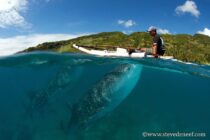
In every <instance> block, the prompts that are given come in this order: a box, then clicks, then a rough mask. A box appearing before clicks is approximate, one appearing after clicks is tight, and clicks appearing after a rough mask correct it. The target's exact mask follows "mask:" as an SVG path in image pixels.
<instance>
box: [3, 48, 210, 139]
mask: <svg viewBox="0 0 210 140" xmlns="http://www.w3.org/2000/svg"><path fill="white" fill-rule="evenodd" d="M124 70H125V71H124ZM126 70H128V71H126ZM123 72H124V73H123ZM116 79H117V80H118V81H119V82H118V81H116ZM110 81H112V83H111V82H110ZM100 85H101V86H100ZM106 88H107V89H106ZM118 89H119V90H118ZM121 89H123V90H121ZM96 92H97V98H96V95H94V93H96ZM98 95H101V96H98ZM102 96H103V99H104V98H105V97H107V98H108V99H107V101H106V102H105V101H103V100H101V104H100V105H99V104H98V103H99V102H96V100H97V99H98V98H99V99H100V97H101V98H102ZM88 99H89V100H88ZM113 101H115V102H116V104H115V102H113ZM99 106H100V107H99ZM209 106H210V67H209V66H202V65H196V64H185V63H182V62H177V61H172V60H160V59H148V58H147V59H125V58H102V57H93V56H88V55H81V54H55V53H40V52H36V53H30V54H21V55H13V56H9V57H2V58H0V140H68V139H78V140H143V139H148V140H150V139H176V138H173V137H166V138H162V137H155V138H154V137H147V138H145V137H143V136H142V133H143V132H202V133H206V135H207V136H206V137H202V138H200V139H210V138H209V136H208V134H209V132H210V126H209V124H210V119H209V118H210V108H209ZM104 110H106V111H104ZM90 111H92V112H91V113H92V114H91V113H90ZM73 116H74V117H75V118H77V119H76V121H75V122H74V123H72V122H71V121H72V120H73V119H72V118H73ZM72 127H73V128H74V129H73V131H72ZM72 135H73V136H72ZM72 137H73V138H72ZM177 139H178V138H177ZM179 139H195V138H192V137H191V138H179ZM196 139H199V138H196Z"/></svg>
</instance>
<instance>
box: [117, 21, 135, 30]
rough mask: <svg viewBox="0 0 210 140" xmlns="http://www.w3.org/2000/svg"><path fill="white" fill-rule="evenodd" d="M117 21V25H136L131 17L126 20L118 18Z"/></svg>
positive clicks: (127, 26) (128, 26)
mask: <svg viewBox="0 0 210 140" xmlns="http://www.w3.org/2000/svg"><path fill="white" fill-rule="evenodd" d="M117 23H118V24H119V25H122V26H124V27H126V28H130V27H132V26H134V25H136V22H135V21H133V20H131V19H129V20H127V21H126V20H118V22H117Z"/></svg>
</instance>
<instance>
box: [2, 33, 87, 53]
mask: <svg viewBox="0 0 210 140" xmlns="http://www.w3.org/2000/svg"><path fill="white" fill-rule="evenodd" d="M83 35H87V34H77V35H70V34H32V35H25V36H15V37H10V38H0V55H1V56H5V55H11V54H14V53H16V52H18V51H21V50H24V49H26V48H28V47H33V46H36V45H38V44H41V43H44V42H50V41H59V40H67V39H72V38H76V37H79V36H83Z"/></svg>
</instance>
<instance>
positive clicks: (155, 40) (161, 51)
mask: <svg viewBox="0 0 210 140" xmlns="http://www.w3.org/2000/svg"><path fill="white" fill-rule="evenodd" d="M153 44H156V45H157V54H159V55H163V54H164V53H165V49H164V44H163V41H162V40H161V38H160V36H159V35H158V34H157V35H155V36H154V38H153Z"/></svg>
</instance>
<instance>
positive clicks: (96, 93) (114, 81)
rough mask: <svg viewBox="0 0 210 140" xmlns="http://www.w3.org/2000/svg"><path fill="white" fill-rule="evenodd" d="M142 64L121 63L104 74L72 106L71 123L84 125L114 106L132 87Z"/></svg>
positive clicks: (136, 80)
mask: <svg viewBox="0 0 210 140" xmlns="http://www.w3.org/2000/svg"><path fill="white" fill-rule="evenodd" d="M141 71H142V65H139V64H122V65H119V66H117V67H116V68H115V69H114V70H113V71H111V72H109V73H108V74H106V75H105V76H104V77H103V78H102V79H101V80H100V81H98V82H97V83H96V85H94V86H93V87H92V88H91V89H90V90H89V91H88V92H87V94H85V96H84V98H82V100H80V101H79V102H78V103H77V104H75V105H73V107H72V115H71V120H70V125H69V126H70V127H71V125H79V127H86V125H87V124H89V123H90V122H92V121H94V120H96V119H99V118H100V117H102V116H104V115H105V114H106V113H108V112H110V111H112V110H113V109H114V108H116V107H117V106H118V105H119V104H120V103H121V102H122V101H123V100H124V99H125V98H126V97H127V96H128V95H129V94H130V93H131V91H132V90H133V89H134V87H135V86H136V84H137V82H138V80H139V78H140V76H141Z"/></svg>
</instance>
